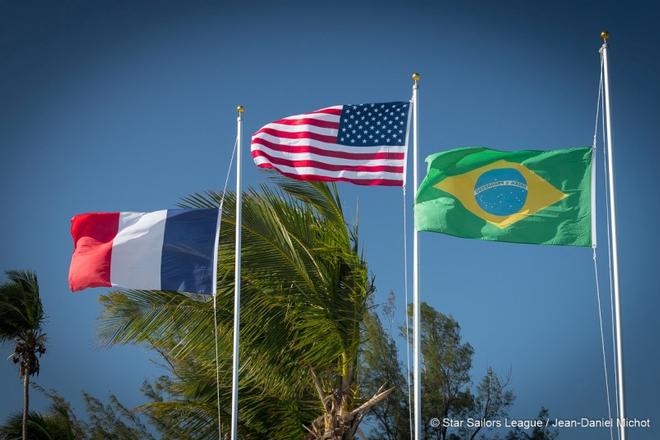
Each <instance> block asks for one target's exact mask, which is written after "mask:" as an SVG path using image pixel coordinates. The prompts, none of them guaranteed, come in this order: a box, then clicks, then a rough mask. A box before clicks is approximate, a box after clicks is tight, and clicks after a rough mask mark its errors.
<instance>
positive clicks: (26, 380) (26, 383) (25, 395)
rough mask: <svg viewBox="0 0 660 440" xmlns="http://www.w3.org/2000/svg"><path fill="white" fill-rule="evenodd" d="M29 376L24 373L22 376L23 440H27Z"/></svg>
mask: <svg viewBox="0 0 660 440" xmlns="http://www.w3.org/2000/svg"><path fill="white" fill-rule="evenodd" d="M29 388H30V377H29V376H28V375H27V374H26V375H25V376H23V440H28V435H27V417H28V409H29V407H30V394H29V391H28V390H29Z"/></svg>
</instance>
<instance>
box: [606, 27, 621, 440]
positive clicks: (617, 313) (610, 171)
mask: <svg viewBox="0 0 660 440" xmlns="http://www.w3.org/2000/svg"><path fill="white" fill-rule="evenodd" d="M609 36H610V35H609V33H608V32H607V31H603V32H601V33H600V37H601V39H602V40H603V45H602V46H601V48H600V53H601V55H602V57H603V82H604V98H605V137H606V140H607V165H608V167H607V180H608V191H609V199H610V218H611V222H610V229H611V231H610V235H611V238H612V284H613V285H614V286H613V287H614V329H615V332H614V333H615V342H616V343H615V346H616V353H615V357H616V378H617V390H618V397H619V398H618V402H617V405H618V409H619V423H618V425H619V435H620V437H619V438H620V440H626V426H625V421H626V416H625V414H626V413H625V397H624V386H623V332H622V325H621V292H620V290H619V254H618V248H617V229H616V200H615V198H614V194H615V190H614V156H613V152H612V117H611V113H610V77H609V63H608V58H607V49H608V40H609Z"/></svg>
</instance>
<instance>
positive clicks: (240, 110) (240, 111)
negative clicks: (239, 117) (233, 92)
mask: <svg viewBox="0 0 660 440" xmlns="http://www.w3.org/2000/svg"><path fill="white" fill-rule="evenodd" d="M244 111H245V108H244V107H243V106H242V105H239V106H238V107H236V112H238V114H241V113H243V112H244Z"/></svg>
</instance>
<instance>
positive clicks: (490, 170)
mask: <svg viewBox="0 0 660 440" xmlns="http://www.w3.org/2000/svg"><path fill="white" fill-rule="evenodd" d="M435 187H436V188H438V189H440V190H442V191H444V192H447V193H449V194H451V195H452V196H454V197H456V199H458V200H459V201H460V202H461V204H462V205H463V206H464V207H465V209H467V210H468V211H470V212H471V213H472V214H474V215H476V216H477V217H479V218H482V219H484V220H486V221H487V222H489V223H492V224H493V225H495V226H497V227H498V228H500V229H504V228H506V227H508V226H511V225H512V224H514V223H516V222H518V221H520V220H522V219H524V218H525V217H527V216H530V215H533V214H535V213H537V212H539V211H541V210H542V209H545V208H547V207H548V206H550V205H552V204H554V203H557V202H558V201H560V200H562V199H563V198H565V197H567V194H564V193H563V192H561V191H560V190H558V189H557V188H555V187H554V186H553V185H551V184H550V183H548V182H547V181H546V180H545V179H543V178H542V177H540V176H539V175H537V174H536V173H534V172H533V171H531V170H530V169H529V168H527V167H526V166H524V165H522V164H519V163H516V162H508V161H505V160H498V161H497V162H493V163H491V164H488V165H485V166H483V167H480V168H476V169H474V170H471V171H469V172H467V173H464V174H459V175H457V176H450V177H447V178H446V179H444V180H442V181H441V182H440V183H437V184H436V185H435Z"/></svg>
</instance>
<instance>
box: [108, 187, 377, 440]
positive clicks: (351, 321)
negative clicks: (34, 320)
mask: <svg viewBox="0 0 660 440" xmlns="http://www.w3.org/2000/svg"><path fill="white" fill-rule="evenodd" d="M278 186H279V187H278V189H275V190H274V189H271V188H270V187H267V186H264V187H262V188H261V190H260V191H259V192H257V191H253V190H251V191H248V192H247V193H246V194H245V196H244V198H243V200H244V201H243V223H242V235H243V246H242V272H241V277H242V282H241V353H240V362H241V370H240V380H241V382H240V405H239V408H240V417H239V420H240V426H239V431H240V434H241V438H242V439H251V438H269V439H301V438H303V437H305V436H307V437H306V438H310V439H317V438H318V439H320V438H327V439H342V440H350V439H352V438H353V436H354V434H355V432H356V431H357V429H358V426H359V423H360V421H361V420H362V418H363V417H364V414H365V412H366V411H368V410H369V408H371V407H372V406H373V405H375V404H377V403H379V402H381V401H382V400H384V399H385V398H386V397H387V396H388V394H389V392H390V390H385V391H383V390H382V389H381V390H379V391H378V392H377V393H376V394H375V395H374V396H361V395H359V391H358V390H359V388H358V386H357V384H356V376H357V375H356V370H357V361H358V348H359V345H360V342H361V338H362V334H361V328H362V326H361V325H362V323H363V320H364V318H365V316H366V315H367V312H368V300H369V298H370V297H371V296H372V294H373V292H374V288H373V280H372V279H371V278H370V277H369V276H368V272H367V266H366V263H365V261H364V259H363V258H362V256H361V255H360V253H359V245H358V235H357V229H356V228H354V227H350V226H348V225H347V223H346V221H345V219H344V214H343V210H342V207H341V202H340V199H339V194H338V192H337V189H336V187H335V186H334V185H332V186H328V185H326V184H323V183H306V182H298V181H292V180H278ZM220 200H221V195H220V194H217V193H207V194H195V195H192V196H190V197H188V198H186V199H184V201H183V203H182V205H183V206H184V207H194V208H208V207H217V206H219V205H220ZM234 208H235V197H234V195H233V194H228V195H227V197H226V199H225V201H224V204H223V217H222V228H221V233H220V242H219V262H218V294H217V305H218V309H217V313H218V321H217V326H218V327H217V328H218V335H219V339H220V342H219V344H218V352H219V355H218V364H219V367H220V376H221V377H220V382H221V390H220V392H221V403H222V411H221V412H222V414H221V417H222V418H223V420H225V421H228V420H229V418H230V414H229V412H228V408H229V406H230V405H229V403H230V397H231V389H230V388H231V387H230V384H231V360H232V359H231V351H232V325H233V309H232V307H233V288H234V281H233V274H234V233H233V230H234V227H235V217H234ZM101 301H102V303H103V304H104V312H103V316H102V318H101V327H100V332H101V336H102V338H103V339H104V340H105V341H107V342H108V343H111V344H117V343H144V344H146V345H148V346H150V347H152V348H154V349H156V350H157V351H158V352H159V353H160V354H161V355H162V356H163V359H164V360H165V361H166V363H167V365H168V367H169V368H170V369H171V372H172V376H173V377H172V378H168V379H166V380H165V381H164V382H159V383H158V384H157V385H158V387H159V392H153V389H152V390H151V391H150V392H151V395H152V398H153V402H152V403H150V404H147V405H145V406H144V407H143V408H142V409H143V410H144V411H145V412H146V413H147V414H149V415H150V416H151V417H152V421H153V420H155V424H156V425H159V424H162V425H163V429H164V430H166V431H169V435H171V436H172V438H195V439H197V438H200V439H201V438H213V437H215V438H217V436H218V433H217V429H216V428H214V426H217V423H216V422H217V417H218V416H217V408H216V395H215V389H216V386H215V383H216V381H215V367H216V364H215V347H214V337H213V325H214V324H213V311H212V310H213V309H212V305H211V303H210V302H199V301H195V300H194V299H191V298H189V297H187V296H184V295H180V294H175V293H168V292H153V291H152V292H149V291H123V292H113V293H111V294H109V295H107V296H105V297H102V299H101ZM365 397H367V398H365ZM177 430H179V431H177ZM177 432H178V433H177ZM182 432H183V433H186V434H185V437H184V436H183V435H181V433H182Z"/></svg>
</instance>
